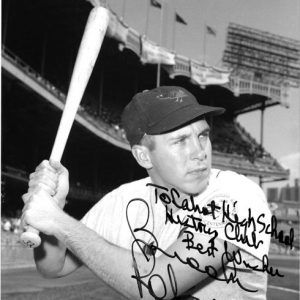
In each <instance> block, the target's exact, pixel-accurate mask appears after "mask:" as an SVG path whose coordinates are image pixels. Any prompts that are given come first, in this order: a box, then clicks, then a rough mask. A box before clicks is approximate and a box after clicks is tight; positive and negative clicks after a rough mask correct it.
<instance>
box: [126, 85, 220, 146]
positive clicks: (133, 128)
mask: <svg viewBox="0 0 300 300" xmlns="http://www.w3.org/2000/svg"><path fill="white" fill-rule="evenodd" d="M224 111H225V109H224V108H221V107H213V106H206V105H201V104H199V102H198V101H197V99H196V98H195V96H194V95H193V94H191V93H190V92H189V91H187V90H186V89H184V88H182V87H178V86H160V87H157V88H155V89H152V90H147V91H144V92H141V93H138V94H136V95H135V96H134V97H133V98H132V100H131V101H130V102H129V103H128V104H127V106H126V107H125V109H124V111H123V114H122V125H123V127H124V129H125V133H126V137H127V140H128V141H129V143H130V145H131V146H133V145H136V144H138V143H139V142H140V141H141V139H142V137H143V136H144V135H145V134H148V135H157V134H163V133H166V132H170V131H173V130H175V129H178V128H179V127H180V126H183V125H185V124H187V123H189V122H190V121H192V120H194V119H196V118H199V117H201V116H207V115H219V114H222V113H223V112H224Z"/></svg>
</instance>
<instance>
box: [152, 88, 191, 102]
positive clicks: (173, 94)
mask: <svg viewBox="0 0 300 300" xmlns="http://www.w3.org/2000/svg"><path fill="white" fill-rule="evenodd" d="M187 96H188V95H187V94H186V93H185V92H184V91H182V90H174V91H168V92H167V93H165V94H163V93H161V94H160V95H158V96H157V97H156V98H158V99H160V100H173V101H175V102H182V101H183V99H182V98H184V97H187Z"/></svg>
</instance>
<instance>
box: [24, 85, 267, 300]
mask: <svg viewBox="0 0 300 300" xmlns="http://www.w3.org/2000/svg"><path fill="white" fill-rule="evenodd" d="M198 100H199V101H201V99H198ZM223 112H224V109H223V108H218V107H211V106H204V105H201V104H199V102H198V101H197V100H196V98H195V97H194V96H193V95H192V94H191V93H190V92H188V91H187V90H185V89H184V88H182V87H176V86H164V87H159V88H155V89H153V90H150V91H146V92H142V93H138V94H137V95H135V96H134V97H133V99H132V100H131V102H130V103H129V104H128V105H127V106H126V108H125V109H124V112H123V115H122V123H123V126H124V129H125V132H126V135H127V139H128V141H129V143H130V145H131V152H132V155H133V156H134V158H135V159H136V161H137V163H138V164H139V165H140V166H141V167H143V168H145V169H146V170H147V172H148V175H149V176H148V177H147V178H144V179H141V180H137V181H134V182H130V183H126V184H123V185H121V186H120V187H118V188H117V189H115V190H113V191H112V192H110V193H108V194H107V195H106V196H104V197H103V198H102V199H101V200H100V201H99V202H98V203H97V204H96V205H95V206H94V207H93V208H92V209H91V210H90V211H89V212H88V213H87V214H86V215H85V216H84V218H83V219H82V220H81V221H77V220H75V219H73V218H72V217H71V216H69V215H68V214H66V213H65V212H64V211H63V208H64V205H65V199H66V196H67V194H68V189H69V184H68V171H67V170H66V168H65V167H63V166H62V165H61V164H60V163H57V162H55V161H50V162H49V161H43V162H42V163H41V164H40V165H39V166H38V167H37V168H36V170H35V172H34V173H32V174H31V175H30V181H29V189H28V193H26V194H24V195H23V200H24V203H25V205H24V209H23V216H22V222H23V224H24V227H25V228H26V226H28V225H30V226H32V227H34V228H36V229H37V230H39V231H40V232H41V240H42V243H41V245H40V246H39V247H38V248H35V249H34V258H35V262H36V266H37V269H38V270H39V272H40V273H41V274H43V275H44V276H46V277H60V276H65V275H67V274H69V273H71V272H73V271H74V270H75V269H77V268H78V267H79V266H80V265H82V264H84V265H86V266H87V267H88V268H89V269H91V270H92V271H93V272H94V273H95V274H96V275H97V276H98V277H99V278H101V279H102V280H104V281H105V282H106V283H107V284H108V285H110V286H111V287H113V288H114V289H115V290H116V291H118V292H119V293H121V294H122V295H124V296H126V297H128V298H129V299H140V298H144V299H172V298H176V297H177V298H181V299H189V298H190V299H195V298H198V299H228V300H229V299H230V300H233V299H266V288H267V273H268V272H269V266H268V256H267V255H268V250H269V245H270V235H269V234H267V232H266V226H267V224H268V223H269V221H270V212H269V209H268V205H267V202H266V199H265V197H264V194H263V192H262V190H261V189H260V188H259V187H258V186H257V185H256V184H255V183H253V182H252V181H250V180H249V179H247V178H246V177H244V176H242V175H239V174H237V173H235V172H232V171H224V170H222V171H221V170H218V169H213V168H212V167H211V161H212V146H211V142H210V138H209V130H210V128H209V125H208V123H207V121H206V117H208V116H209V117H210V116H213V115H217V114H221V113H223ZM193 297H194V298H193Z"/></svg>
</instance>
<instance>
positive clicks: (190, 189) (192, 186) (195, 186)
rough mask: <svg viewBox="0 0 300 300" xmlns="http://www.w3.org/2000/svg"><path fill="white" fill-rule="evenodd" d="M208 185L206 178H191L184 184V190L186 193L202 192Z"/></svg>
mask: <svg viewBox="0 0 300 300" xmlns="http://www.w3.org/2000/svg"><path fill="white" fill-rule="evenodd" d="M207 185H208V178H205V179H202V180H192V181H188V182H186V183H185V185H184V188H183V190H184V192H185V193H186V194H188V195H194V196H196V195H198V194H201V193H202V192H204V190H205V189H206V188H207Z"/></svg>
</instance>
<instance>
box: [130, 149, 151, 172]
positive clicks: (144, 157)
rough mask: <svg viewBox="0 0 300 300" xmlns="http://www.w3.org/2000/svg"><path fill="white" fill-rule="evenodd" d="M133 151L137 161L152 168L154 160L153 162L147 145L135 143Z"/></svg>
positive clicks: (144, 166) (142, 165)
mask: <svg viewBox="0 0 300 300" xmlns="http://www.w3.org/2000/svg"><path fill="white" fill-rule="evenodd" d="M131 153H132V155H133V156H134V158H135V160H136V161H137V163H138V164H139V165H140V166H141V167H143V168H145V169H147V170H149V169H151V168H152V162H151V157H150V153H149V149H148V148H147V147H146V146H143V145H134V146H132V148H131Z"/></svg>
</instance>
